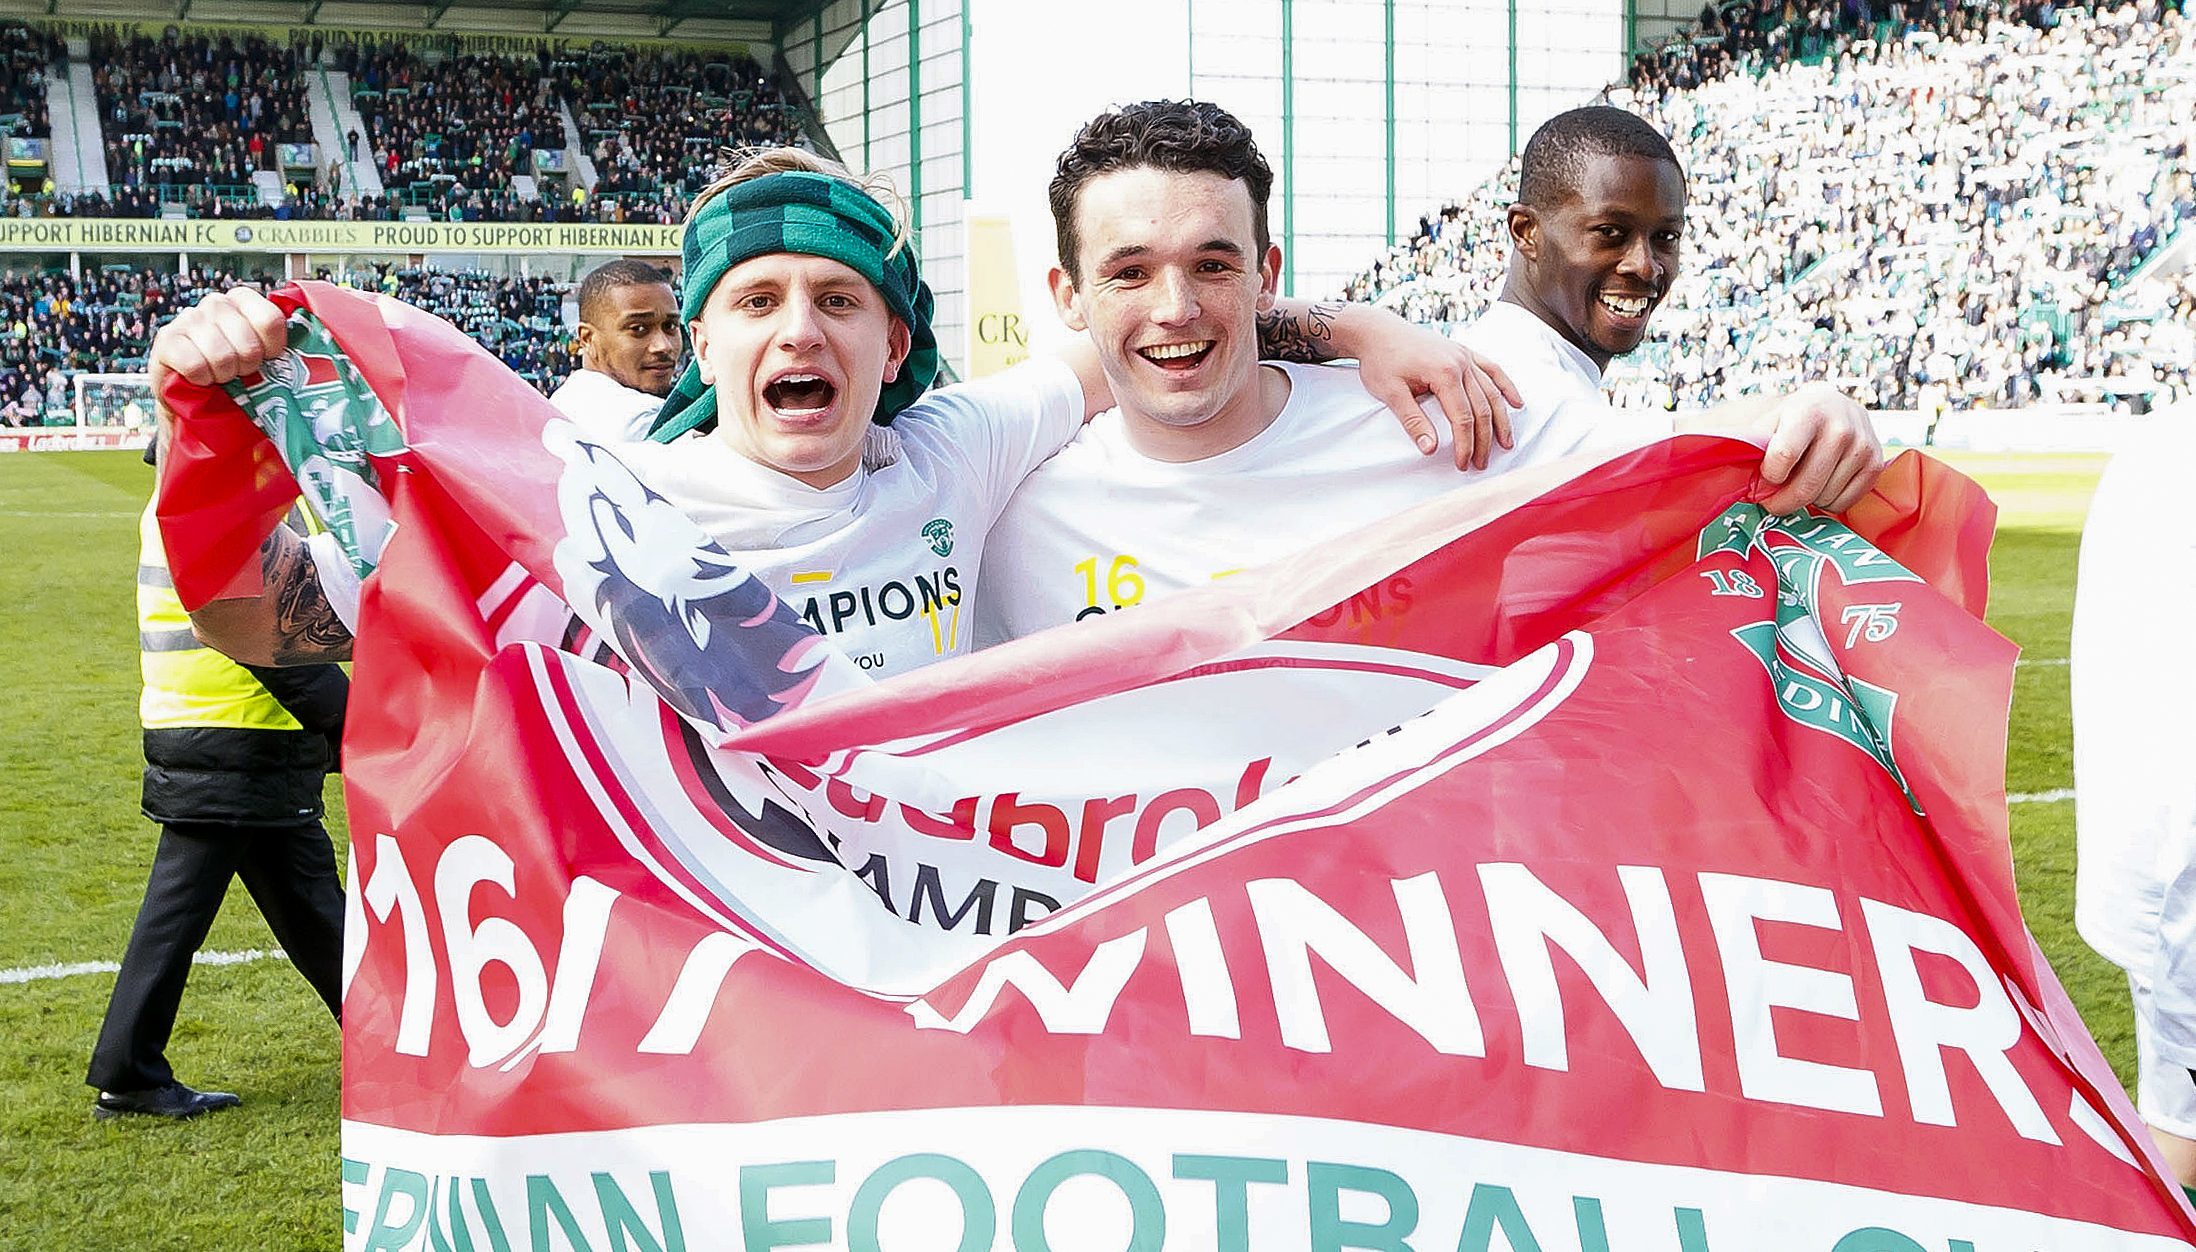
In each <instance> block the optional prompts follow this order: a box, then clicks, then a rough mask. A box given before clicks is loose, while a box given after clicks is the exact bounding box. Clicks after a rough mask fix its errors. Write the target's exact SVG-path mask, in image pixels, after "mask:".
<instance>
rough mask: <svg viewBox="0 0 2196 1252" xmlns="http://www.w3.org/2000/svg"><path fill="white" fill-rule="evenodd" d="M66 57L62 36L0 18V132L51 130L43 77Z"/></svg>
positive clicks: (22, 132)
mask: <svg viewBox="0 0 2196 1252" xmlns="http://www.w3.org/2000/svg"><path fill="white" fill-rule="evenodd" d="M67 58H68V49H67V48H66V47H65V46H64V45H63V44H62V42H61V40H60V39H58V38H56V37H54V36H52V35H48V34H45V33H43V32H40V31H36V30H32V29H31V28H30V27H28V26H25V25H23V24H22V23H20V22H0V134H9V133H12V134H18V135H29V136H34V137H35V136H43V135H47V134H50V133H52V129H53V128H52V126H51V125H50V124H49V121H48V119H47V117H46V78H47V76H48V75H49V74H51V73H52V72H53V67H54V64H55V63H56V62H58V61H64V60H66V59H67Z"/></svg>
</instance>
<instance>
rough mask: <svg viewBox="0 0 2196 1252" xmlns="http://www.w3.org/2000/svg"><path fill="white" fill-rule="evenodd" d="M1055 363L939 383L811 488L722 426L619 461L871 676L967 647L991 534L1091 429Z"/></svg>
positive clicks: (1077, 389)
mask: <svg viewBox="0 0 2196 1252" xmlns="http://www.w3.org/2000/svg"><path fill="white" fill-rule="evenodd" d="M1083 412H1084V404H1083V389H1082V384H1081V383H1080V382H1079V381H1078V380H1077V379H1076V376H1075V372H1074V371H1073V370H1072V369H1070V368H1068V367H1067V366H1066V365H1064V364H1061V363H1059V362H1057V361H1051V360H1044V361H1033V362H1030V363H1028V364H1025V365H1022V366H1019V367H1017V368H1015V369H1012V370H1009V371H1007V372H1005V373H1003V374H1000V375H997V376H995V377H992V378H988V379H984V380H982V381H980V382H973V383H965V384H961V385H959V386H954V387H948V388H946V389H944V390H942V391H933V392H931V393H929V394H928V395H925V396H924V397H922V398H921V399H919V400H917V401H916V402H915V403H914V404H913V405H912V406H911V407H909V408H908V409H906V410H905V411H903V412H902V413H901V414H900V415H899V416H898V417H896V418H894V419H893V422H892V425H891V426H890V427H889V428H880V429H873V430H872V432H871V438H870V443H869V446H868V448H867V449H866V454H865V456H864V462H865V463H864V466H863V468H861V469H858V470H856V471H855V472H854V474H852V475H851V476H849V477H848V478H847V479H846V480H845V481H844V482H840V483H837V484H835V485H833V486H830V487H823V488H817V487H810V486H808V485H806V484H805V483H802V482H799V481H798V480H796V479H793V478H789V477H787V476H786V475H784V474H781V473H779V472H777V471H776V470H772V469H769V468H766V467H764V466H761V465H757V464H756V463H754V462H753V461H750V460H747V459H746V458H745V457H742V456H740V455H739V454H738V453H737V452H734V451H733V450H732V448H731V446H730V445H728V444H727V443H726V442H725V441H724V440H723V439H721V438H718V437H717V436H716V435H715V434H713V433H712V434H693V435H688V436H686V437H684V438H681V439H678V440H674V441H673V442H671V443H668V444H655V443H647V444H625V445H620V446H618V447H617V448H616V452H617V455H618V457H619V458H620V459H621V460H623V461H624V462H625V463H626V464H627V465H628V466H630V467H631V468H632V470H633V473H634V475H635V476H636V477H638V478H639V479H640V480H641V481H642V482H644V483H646V484H647V485H648V486H649V488H650V489H652V490H654V491H655V492H656V493H657V494H659V495H661V496H663V497H664V498H665V499H666V500H668V501H670V502H671V504H673V505H674V506H676V507H677V508H678V509H680V510H681V511H682V512H684V513H685V514H686V515H687V516H688V517H691V518H692V519H693V520H694V521H695V522H696V523H698V524H699V525H700V526H701V528H702V529H703V530H705V531H707V532H708V533H709V535H710V537H711V538H713V539H715V540H716V541H717V542H718V544H719V545H721V546H722V547H724V548H725V550H726V551H728V552H731V553H734V554H736V555H737V556H739V557H740V560H741V565H742V566H743V567H744V568H745V569H746V570H747V571H748V572H749V573H751V574H753V575H754V576H755V577H757V578H759V579H761V580H762V582H763V583H764V584H765V585H767V586H768V587H769V588H770V589H771V590H772V591H774V592H776V593H777V595H778V597H779V598H780V599H781V600H783V601H785V602H786V603H787V604H788V605H790V606H792V608H793V610H794V611H795V612H796V613H798V614H800V616H801V618H802V620H804V621H806V622H807V623H808V624H809V625H811V626H813V627H815V628H816V629H817V630H818V631H820V632H821V633H822V634H823V636H824V637H825V638H826V639H829V640H830V641H831V642H832V643H833V644H835V645H837V646H838V648H839V649H840V650H841V651H843V652H845V653H847V655H849V656H850V657H852V658H853V659H854V661H855V663H856V664H857V665H859V666H860V667H861V668H862V669H863V670H864V671H866V672H868V673H869V674H871V675H872V676H874V677H884V676H887V675H891V674H899V673H904V672H906V671H908V670H911V669H915V668H917V667H919V666H923V665H928V664H931V663H933V662H936V661H940V660H943V659H945V658H946V657H949V656H957V655H959V654H961V653H964V652H967V651H969V650H970V648H971V647H972V645H973V640H974V636H975V625H976V623H975V608H976V603H977V601H978V596H977V590H976V589H977V576H978V572H979V570H980V568H981V566H982V564H983V558H984V549H985V542H986V541H985V537H986V535H987V534H988V533H989V532H990V531H991V529H992V527H993V525H994V524H995V523H996V522H997V520H998V517H999V513H1000V510H1001V509H1003V508H1004V507H1005V506H1006V501H1007V498H1008V496H1009V495H1010V494H1011V493H1012V492H1013V490H1014V487H1015V484H1017V483H1019V482H1021V481H1022V479H1023V478H1024V477H1025V476H1027V475H1028V474H1029V472H1030V471H1031V470H1032V469H1034V468H1035V467H1036V466H1037V464H1038V463H1039V462H1041V461H1043V460H1044V459H1045V458H1046V457H1048V456H1051V455H1052V454H1053V453H1054V452H1056V451H1058V450H1059V449H1060V447H1061V446H1062V445H1064V444H1065V443H1067V441H1068V440H1069V439H1070V438H1072V437H1073V436H1074V434H1075V432H1076V431H1077V430H1078V429H1079V428H1080V427H1081V425H1082V420H1083Z"/></svg>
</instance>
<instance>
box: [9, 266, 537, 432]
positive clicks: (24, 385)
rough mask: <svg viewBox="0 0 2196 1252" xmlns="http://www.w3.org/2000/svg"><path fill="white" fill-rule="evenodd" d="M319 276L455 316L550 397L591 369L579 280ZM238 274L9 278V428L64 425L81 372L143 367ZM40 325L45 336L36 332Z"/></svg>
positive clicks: (383, 271) (390, 271)
mask: <svg viewBox="0 0 2196 1252" xmlns="http://www.w3.org/2000/svg"><path fill="white" fill-rule="evenodd" d="M315 277H317V278H320V279H323V280H326V281H330V282H337V283H341V284H343V285H345V286H348V287H356V288H358V289H359V290H362V291H375V292H380V293H382V294H384V295H389V296H394V297H396V298H397V299H400V300H403V301H405V302H407V303H409V304H414V305H418V306H419V307H420V308H423V309H426V310H428V311H429V312H432V313H434V314H436V315H437V316H439V317H442V318H445V319H447V320H448V321H450V322H451V323H452V324H454V325H456V326H458V327H459V328H460V329H462V330H464V331H465V332H466V333H467V334H469V335H472V336H473V337H474V338H475V339H476V340H478V341H479V342H480V343H481V344H483V345H484V346H486V347H487V348H489V349H490V350H491V351H493V352H495V353H496V355H497V356H499V357H501V358H502V359H503V362H504V364H506V365H508V366H510V367H511V368H512V370H514V371H516V372H517V373H518V374H520V375H521V376H522V377H524V378H526V379H527V380H528V381H530V382H532V383H533V384H534V385H535V387H536V388H538V389H539V390H541V391H542V392H543V393H544V394H546V393H548V392H550V391H553V390H555V388H556V385H557V383H559V382H561V381H563V379H564V376H565V375H566V374H569V373H571V372H572V371H573V370H575V369H577V368H578V367H579V359H578V356H577V354H576V353H575V352H574V351H573V348H572V342H571V335H570V334H569V332H568V331H567V330H566V329H565V326H564V317H563V306H564V299H565V296H566V295H567V294H568V293H569V292H570V290H571V284H569V283H560V282H554V281H551V280H549V279H544V278H512V277H506V276H500V275H495V274H489V273H485V272H481V271H470V270H469V271H455V272H453V271H447V270H427V269H413V268H409V267H399V266H391V265H382V266H374V267H371V268H365V269H358V270H350V271H344V272H330V271H328V270H321V271H319V272H318V273H317V274H316V275H315ZM237 281H238V280H237V277H236V276H235V275H233V274H228V273H224V272H220V271H217V270H212V269H207V268H193V269H192V270H190V271H188V272H186V273H181V274H155V273H144V272H131V273H124V272H119V271H111V272H99V273H87V274H85V275H84V276H83V277H81V278H71V277H70V276H69V275H68V274H67V273H66V272H60V271H56V272H49V273H41V274H16V273H10V274H7V275H6V276H4V277H0V425H8V426H24V425H36V424H40V422H41V421H47V422H50V423H51V424H62V423H64V422H65V421H66V420H67V414H68V410H69V407H70V394H69V386H70V383H69V379H70V377H71V376H72V375H74V374H76V373H78V372H92V373H116V372H134V371H140V370H143V369H144V368H145V351H146V348H147V347H148V346H149V345H150V343H151V340H152V335H153V332H154V331H155V330H157V329H158V328H159V327H160V325H161V324H162V323H163V322H165V321H167V320H168V319H169V318H170V317H173V316H174V315H175V313H176V312H177V311H178V310H180V309H183V308H186V307H188V306H190V305H192V304H195V303H197V301H198V300H199V298H200V297H201V296H204V295H205V294H206V293H207V292H210V291H221V290H225V289H226V288H228V287H230V286H231V285H233V284H234V283H235V282H237ZM34 328H35V330H34Z"/></svg>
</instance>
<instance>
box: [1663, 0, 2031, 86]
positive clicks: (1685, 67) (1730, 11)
mask: <svg viewBox="0 0 2196 1252" xmlns="http://www.w3.org/2000/svg"><path fill="white" fill-rule="evenodd" d="M2008 16H2011V17H2014V18H2016V19H2017V20H2019V21H2021V22H2024V23H2026V24H2028V25H2031V26H2049V25H2050V24H2051V23H2052V22H2053V21H2054V20H2055V18H2056V8H2055V3H2054V0H2016V2H2015V3H2011V4H2006V3H1999V2H1997V0H1950V2H1947V0H1723V2H1722V3H1720V4H1719V3H1717V0H1705V2H1704V3H1703V4H1702V5H1701V8H1700V17H1699V20H1697V21H1696V22H1695V23H1694V24H1693V25H1692V27H1691V28H1689V29H1687V30H1684V31H1680V32H1679V33H1678V34H1676V35H1674V36H1672V37H1670V38H1669V39H1666V40H1664V41H1663V42H1662V43H1661V44H1660V45H1659V46H1658V47H1654V48H1650V49H1648V50H1647V51H1645V52H1641V53H1639V54H1638V55H1636V56H1634V57H1633V58H1632V65H1631V72H1630V74H1629V75H1628V77H1627V80H1626V81H1627V82H1628V84H1629V85H1630V86H1631V87H1632V89H1633V90H1635V91H1638V92H1641V93H1643V94H1660V93H1662V92H1665V91H1670V90H1673V89H1674V90H1680V91H1682V90H1687V89H1690V88H1693V87H1698V86H1700V85H1701V84H1702V83H1706V82H1712V81H1714V80H1715V79H1718V78H1721V77H1723V76H1724V75H1726V74H1729V73H1732V72H1734V71H1737V70H1742V69H1743V70H1753V71H1758V70H1759V69H1760V68H1761V67H1763V66H1765V65H1777V64H1782V63H1783V62H1785V61H1790V60H1799V61H1815V60H1819V59H1821V58H1824V57H1833V56H1836V55H1838V54H1839V53H1841V52H1843V51H1844V50H1845V49H1846V48H1847V47H1849V46H1851V45H1852V44H1853V43H1854V42H1856V41H1859V40H1864V39H1865V40H1872V41H1876V42H1881V41H1883V40H1885V39H1888V38H1890V37H1892V36H1893V35H1896V34H1899V33H1901V32H1904V31H1908V30H1913V29H1930V30H1933V31H1935V32H1936V33H1938V34H1940V35H1943V36H1945V37H1947V38H1952V39H1959V38H1964V37H1966V36H1969V35H1979V34H1981V33H1982V32H1983V30H1984V28H1985V27H1986V26H1987V25H1988V24H1989V23H1990V21H1991V20H1993V19H1996V18H2003V17H2008Z"/></svg>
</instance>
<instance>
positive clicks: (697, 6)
mask: <svg viewBox="0 0 2196 1252" xmlns="http://www.w3.org/2000/svg"><path fill="white" fill-rule="evenodd" d="M826 3H827V0H425V2H424V3H423V2H422V0H168V2H167V3H147V0H0V17H23V18H32V19H36V18H41V17H51V18H62V19H69V20H78V21H98V22H238V23H245V24H249V25H254V26H324V27H328V28H331V29H352V28H365V29H379V30H417V31H428V30H431V31H438V32H444V33H448V34H455V35H542V34H549V35H557V36H561V37H565V38H572V39H588V38H600V39H612V40H617V39H677V40H695V41H719V40H722V41H740V42H753V43H767V44H771V45H773V46H782V45H783V43H784V41H785V38H786V36H787V35H788V34H789V33H790V32H791V31H792V29H793V28H794V27H795V26H796V25H798V24H799V23H802V22H806V21H807V20H809V19H810V18H811V17H813V16H815V15H816V14H817V13H819V12H820V11H822V10H823V9H824V7H825V6H826Z"/></svg>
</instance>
